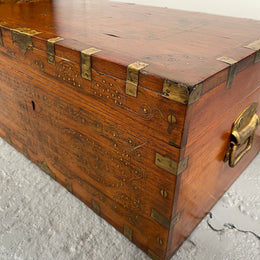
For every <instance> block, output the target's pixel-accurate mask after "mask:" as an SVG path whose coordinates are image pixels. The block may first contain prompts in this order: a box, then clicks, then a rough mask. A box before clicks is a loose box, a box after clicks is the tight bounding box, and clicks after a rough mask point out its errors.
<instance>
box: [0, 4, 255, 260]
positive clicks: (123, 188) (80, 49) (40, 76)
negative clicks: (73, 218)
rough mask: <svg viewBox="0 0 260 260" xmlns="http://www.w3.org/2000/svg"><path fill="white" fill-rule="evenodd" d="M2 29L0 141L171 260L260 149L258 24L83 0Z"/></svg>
mask: <svg viewBox="0 0 260 260" xmlns="http://www.w3.org/2000/svg"><path fill="white" fill-rule="evenodd" d="M29 2H30V1H29ZM0 25H1V27H0V61H1V62H0V109H1V113H0V136H1V137H2V138H4V139H5V140H6V141H8V142H9V143H10V144H12V145H13V146H14V147H15V148H16V149H17V150H18V151H20V152H21V153H23V154H24V155H25V156H27V157H28V158H29V159H30V160H31V161H33V162H34V163H35V164H37V165H38V166H39V167H40V168H41V169H42V170H43V171H45V172H46V173H47V174H49V175H50V176H51V177H52V178H54V179H56V181H58V182H59V183H61V184H62V185H63V186H65V187H66V188H67V189H68V190H69V191H70V192H72V193H73V194H74V195H75V196H76V197H78V198H79V199H80V200H82V201H83V202H84V203H85V204H87V205H88V206H89V207H90V208H92V209H93V210H94V211H95V212H96V213H97V214H99V215H100V216H101V217H102V218H104V219H106V220H107V221H108V222H109V223H111V224H112V225H113V226H114V227H115V228H116V229H117V230H119V231H120V232H122V233H123V234H124V235H125V236H126V237H127V238H128V239H129V240H131V241H132V242H133V243H134V244H136V245H137V246H138V247H139V248H141V249H142V250H143V251H144V252H146V253H147V254H148V255H149V256H150V257H151V258H152V259H168V258H170V256H171V255H172V254H173V253H174V251H175V250H176V249H177V248H178V247H179V246H180V244H181V243H182V242H183V241H184V240H185V238H186V237H187V236H188V235H189V234H190V232H191V231H192V230H193V229H194V228H195V226H196V225H197V224H198V223H199V222H200V220H201V219H202V218H203V217H204V216H205V214H206V213H207V212H208V211H209V210H210V208H211V207H212V206H213V205H214V204H215V203H216V202H217V200H218V199H219V198H220V196H221V195H222V194H223V193H224V192H225V191H226V190H227V189H228V187H229V186H230V185H231V184H232V182H233V181H234V180H235V179H236V178H237V177H238V176H239V174H240V173H241V172H242V171H243V170H244V169H245V167H246V166H247V165H248V164H249V162H250V161H251V160H252V159H253V158H254V157H255V156H256V154H257V153H258V151H259V148H260V130H259V128H258V129H257V125H258V124H259V119H258V116H257V114H258V115H259V112H257V111H259V108H258V110H257V105H258V103H259V102H260V89H259V86H260V62H259V61H260V51H259V49H260V40H259V38H260V34H259V29H260V22H259V21H253V20H246V19H235V18H225V17H219V16H214V15H204V14H200V13H191V12H184V11H175V10H170V9H164V8H153V7H141V6H135V5H128V4H119V3H113V2H108V1H95V2H94V1H81V0H76V1H73V2H72V1H53V2H51V1H40V2H39V3H23V4H15V5H10V4H0ZM32 181H33V180H32Z"/></svg>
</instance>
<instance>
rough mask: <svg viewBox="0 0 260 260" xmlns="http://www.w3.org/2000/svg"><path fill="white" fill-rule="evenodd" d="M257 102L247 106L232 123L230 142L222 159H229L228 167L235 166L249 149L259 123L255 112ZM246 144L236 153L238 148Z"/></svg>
mask: <svg viewBox="0 0 260 260" xmlns="http://www.w3.org/2000/svg"><path fill="white" fill-rule="evenodd" d="M257 105H258V104H257V103H253V104H251V105H250V106H248V107H247V108H246V109H245V110H244V111H243V112H242V113H241V114H240V115H239V117H238V118H237V119H236V120H235V122H234V123H233V127H232V131H231V137H230V142H229V145H228V148H227V152H226V156H225V159H224V161H225V162H226V161H229V162H228V163H229V166H230V167H235V166H236V165H237V163H238V162H239V161H240V160H241V159H242V157H243V156H244V155H245V154H246V153H247V152H248V151H249V150H250V149H251V147H252V144H253V140H254V135H255V131H256V129H257V126H258V125H259V117H258V116H257V114H256V109H257ZM245 144H246V147H245V149H243V150H242V151H241V152H240V153H239V154H238V155H236V153H237V151H238V150H239V148H241V147H242V146H243V145H245Z"/></svg>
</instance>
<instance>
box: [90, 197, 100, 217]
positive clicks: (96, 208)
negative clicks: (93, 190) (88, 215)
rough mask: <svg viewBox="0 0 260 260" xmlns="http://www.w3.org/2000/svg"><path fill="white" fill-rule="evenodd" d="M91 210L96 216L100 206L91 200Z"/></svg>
mask: <svg viewBox="0 0 260 260" xmlns="http://www.w3.org/2000/svg"><path fill="white" fill-rule="evenodd" d="M92 209H93V211H94V212H95V213H96V214H97V215H100V206H99V204H98V203H97V202H96V201H95V200H92Z"/></svg>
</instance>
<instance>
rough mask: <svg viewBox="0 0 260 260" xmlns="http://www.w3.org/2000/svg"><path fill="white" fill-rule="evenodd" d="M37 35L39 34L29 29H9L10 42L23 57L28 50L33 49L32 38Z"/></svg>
mask: <svg viewBox="0 0 260 260" xmlns="http://www.w3.org/2000/svg"><path fill="white" fill-rule="evenodd" d="M39 33H40V32H37V31H35V30H32V29H30V28H17V29H11V34H12V41H13V43H16V44H17V45H18V46H19V48H20V50H21V52H22V53H23V55H25V54H26V52H27V51H28V50H29V49H32V48H33V41H32V36H34V35H37V34H39Z"/></svg>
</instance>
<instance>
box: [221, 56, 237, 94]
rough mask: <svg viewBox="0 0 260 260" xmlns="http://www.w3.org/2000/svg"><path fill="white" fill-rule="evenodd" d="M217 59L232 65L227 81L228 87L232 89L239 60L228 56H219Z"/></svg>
mask: <svg viewBox="0 0 260 260" xmlns="http://www.w3.org/2000/svg"><path fill="white" fill-rule="evenodd" d="M217 60H218V61H221V62H224V63H226V64H228V65H230V67H229V71H228V77H227V83H226V89H230V88H231V87H232V85H233V81H234V79H235V76H236V70H237V61H236V60H234V59H232V58H229V57H226V56H223V57H219V58H217Z"/></svg>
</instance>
